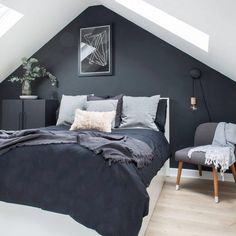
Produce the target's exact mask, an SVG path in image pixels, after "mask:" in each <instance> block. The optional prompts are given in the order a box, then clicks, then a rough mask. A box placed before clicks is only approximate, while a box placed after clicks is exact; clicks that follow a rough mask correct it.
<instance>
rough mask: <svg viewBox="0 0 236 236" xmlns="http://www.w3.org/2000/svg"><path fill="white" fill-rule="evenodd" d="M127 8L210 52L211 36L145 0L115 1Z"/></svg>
mask: <svg viewBox="0 0 236 236" xmlns="http://www.w3.org/2000/svg"><path fill="white" fill-rule="evenodd" d="M115 1H116V2H118V3H119V4H121V5H123V6H125V7H126V8H128V9H130V10H132V11H134V12H136V13H137V14H139V15H141V16H142V17H145V18H146V19H148V20H150V21H152V22H153V23H155V24H157V25H159V26H161V27H162V28H164V29H166V30H168V31H170V32H171V33H173V34H175V35H177V36H179V37H181V38H182V39H184V40H186V41H188V42H189V43H191V44H193V45H195V46H197V47H199V48H201V49H202V50H204V51H206V52H208V48H209V35H208V34H206V33H204V32H202V31H200V30H198V29H196V28H194V27H193V26H191V25H189V24H187V23H185V22H183V21H181V20H179V19H177V18H175V17H173V16H171V15H169V14H167V13H166V12H164V11H162V10H160V9H158V8H157V7H155V6H153V5H151V4H149V3H147V2H145V1H143V0H115Z"/></svg>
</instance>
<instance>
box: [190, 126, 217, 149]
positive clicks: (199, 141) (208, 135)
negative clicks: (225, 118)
mask: <svg viewBox="0 0 236 236" xmlns="http://www.w3.org/2000/svg"><path fill="white" fill-rule="evenodd" d="M217 124H218V123H213V122H212V123H203V124H200V125H199V126H198V127H197V129H196V131H195V136H194V146H201V145H208V144H211V143H212V141H213V138H214V134H215V130H216V127H217Z"/></svg>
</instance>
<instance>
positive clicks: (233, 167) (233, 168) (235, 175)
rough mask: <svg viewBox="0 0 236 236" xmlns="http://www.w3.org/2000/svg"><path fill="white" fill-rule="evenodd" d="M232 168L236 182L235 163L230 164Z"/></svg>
mask: <svg viewBox="0 0 236 236" xmlns="http://www.w3.org/2000/svg"><path fill="white" fill-rule="evenodd" d="M230 169H231V171H232V174H233V176H234V181H235V183H236V169H235V165H234V164H233V165H232V166H230Z"/></svg>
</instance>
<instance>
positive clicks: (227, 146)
mask: <svg viewBox="0 0 236 236" xmlns="http://www.w3.org/2000/svg"><path fill="white" fill-rule="evenodd" d="M235 144H236V125H235V124H232V123H226V122H220V123H219V124H218V125H217V128H216V131H215V135H214V139H213V142H212V145H204V146H199V147H195V148H192V149H191V150H190V151H189V153H188V156H189V157H190V158H191V155H192V153H193V152H204V153H205V158H206V159H205V164H207V165H212V164H213V165H214V166H215V167H216V168H218V167H220V168H221V173H222V176H223V173H224V172H225V171H226V170H227V169H229V166H231V165H232V164H233V163H235V155H234V150H235Z"/></svg>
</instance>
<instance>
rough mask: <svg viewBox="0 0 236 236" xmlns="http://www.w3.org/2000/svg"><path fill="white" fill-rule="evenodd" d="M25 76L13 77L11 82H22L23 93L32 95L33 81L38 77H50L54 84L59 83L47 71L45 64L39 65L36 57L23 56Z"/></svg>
mask: <svg viewBox="0 0 236 236" xmlns="http://www.w3.org/2000/svg"><path fill="white" fill-rule="evenodd" d="M21 60H22V68H23V76H21V77H12V78H10V79H9V81H10V82H12V83H14V82H20V83H21V84H22V95H24V96H30V95H31V93H32V89H31V82H32V81H34V80H36V79H37V78H48V79H50V81H51V85H52V86H56V85H57V78H56V77H55V76H54V75H52V74H51V73H50V72H49V71H47V70H46V69H45V68H44V67H43V66H41V65H39V61H38V59H36V58H30V59H27V58H25V57H24V58H22V59H21Z"/></svg>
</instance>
